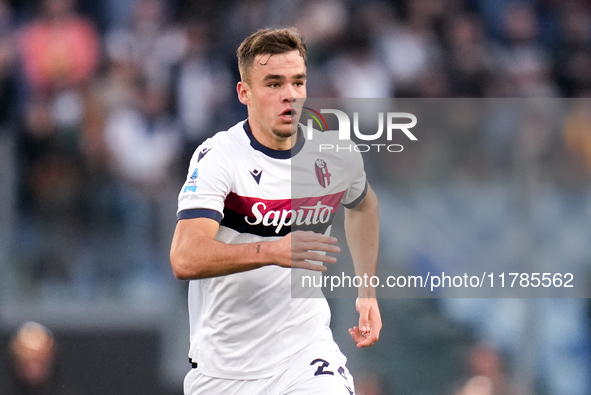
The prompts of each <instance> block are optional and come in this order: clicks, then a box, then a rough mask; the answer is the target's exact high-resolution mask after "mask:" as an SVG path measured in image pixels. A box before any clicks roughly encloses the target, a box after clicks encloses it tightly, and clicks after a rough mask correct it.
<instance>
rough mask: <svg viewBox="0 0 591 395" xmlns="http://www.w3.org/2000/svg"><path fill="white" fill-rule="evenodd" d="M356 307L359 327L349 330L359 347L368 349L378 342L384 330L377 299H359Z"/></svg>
mask: <svg viewBox="0 0 591 395" xmlns="http://www.w3.org/2000/svg"><path fill="white" fill-rule="evenodd" d="M355 307H356V308H357V312H358V313H359V326H355V327H353V328H351V329H349V334H350V335H351V337H352V338H353V340H354V341H355V343H357V347H359V348H362V347H368V346H373V344H374V343H375V342H376V341H378V339H379V337H380V331H381V330H382V318H381V316H380V309H379V308H378V301H377V299H376V298H357V301H356V302H355Z"/></svg>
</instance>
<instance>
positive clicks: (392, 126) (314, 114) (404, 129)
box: [302, 107, 418, 152]
mask: <svg viewBox="0 0 591 395" xmlns="http://www.w3.org/2000/svg"><path fill="white" fill-rule="evenodd" d="M303 110H304V111H302V114H304V115H307V116H308V117H309V118H308V119H307V122H306V124H305V125H306V126H305V128H304V131H305V133H306V138H307V139H308V140H313V139H314V135H313V132H312V129H313V128H314V121H315V122H316V125H317V126H318V128H319V129H320V130H321V131H325V130H328V124H327V122H326V119H325V118H324V116H323V115H322V114H333V115H335V116H336V117H337V121H338V123H339V127H338V131H339V133H338V139H339V142H335V143H334V144H319V146H318V150H319V152H325V151H336V152H339V151H348V152H351V151H356V152H368V151H376V152H380V151H388V152H401V151H402V150H403V149H404V147H403V146H402V144H393V143H390V142H391V141H392V139H393V137H394V136H395V135H396V134H399V133H403V134H404V135H405V136H406V137H407V138H408V139H409V140H411V141H417V140H418V139H417V138H416V136H415V135H414V134H413V133H412V132H411V131H410V129H411V128H413V127H414V126H416V124H417V117H416V116H415V115H413V114H411V113H408V112H387V113H385V115H384V113H383V112H379V113H378V114H377V118H378V119H377V121H378V127H377V129H378V130H377V131H376V132H375V133H371V134H366V133H362V132H361V131H360V130H359V113H358V112H354V113H353V127H352V128H351V119H350V118H349V116H348V115H347V113H345V112H344V111H341V110H337V109H334V108H332V109H321V110H320V112H318V111H316V110H313V109H311V108H309V107H303ZM384 123H385V124H386V126H385V127H384ZM351 129H353V134H354V135H355V137H356V138H357V139H359V140H362V141H367V142H368V143H367V144H365V143H362V144H354V143H352V141H351ZM384 131H385V132H386V140H387V141H388V144H386V143H369V142H370V141H377V140H379V139H382V135H383V134H384ZM341 142H342V143H341Z"/></svg>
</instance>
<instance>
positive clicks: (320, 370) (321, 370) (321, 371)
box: [310, 358, 353, 395]
mask: <svg viewBox="0 0 591 395" xmlns="http://www.w3.org/2000/svg"><path fill="white" fill-rule="evenodd" d="M320 362H321V363H320ZM317 363H320V365H318V369H316V372H314V376H320V375H321V374H328V375H329V376H334V372H331V371H330V370H324V368H327V367H328V365H330V364H329V363H328V361H326V360H324V359H320V358H317V359H315V360H313V361H312V362H311V363H310V365H316V364H317ZM337 372H339V374H340V375H341V376H342V377H343V378H344V379H345V383H346V384H345V387H347V389H348V390H349V393H350V394H351V395H353V390H352V389H351V386H350V384H349V379H348V378H347V375H346V374H345V369H344V368H343V367H342V366H339V369H338V370H337Z"/></svg>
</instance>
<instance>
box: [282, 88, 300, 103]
mask: <svg viewBox="0 0 591 395" xmlns="http://www.w3.org/2000/svg"><path fill="white" fill-rule="evenodd" d="M296 99H297V91H296V89H295V88H294V87H293V86H292V85H287V88H286V89H284V90H283V101H284V102H286V103H290V102H291V103H295V100H296Z"/></svg>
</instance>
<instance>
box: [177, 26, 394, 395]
mask: <svg viewBox="0 0 591 395" xmlns="http://www.w3.org/2000/svg"><path fill="white" fill-rule="evenodd" d="M237 55H238V68H239V71H240V76H241V81H240V82H239V83H238V85H237V91H238V98H239V100H240V102H241V103H243V104H245V105H246V106H247V108H248V119H247V120H245V121H242V122H239V123H238V124H236V125H234V126H233V127H231V128H230V129H229V130H227V131H225V132H219V133H217V134H216V135H215V136H214V137H212V138H210V139H208V140H207V141H206V142H204V143H203V144H202V145H201V146H200V147H199V148H198V149H197V150H196V151H195V154H194V155H193V158H192V160H191V163H190V166H189V171H188V176H187V180H186V182H185V184H184V186H183V188H182V190H181V192H180V194H179V208H178V213H177V217H178V219H179V220H178V222H177V226H176V230H175V234H174V237H173V240H172V247H171V253H170V259H171V264H172V268H173V271H174V274H175V276H176V277H177V278H179V279H186V280H191V281H190V283H189V319H190V341H191V346H190V350H189V358H190V361H191V363H192V367H193V369H191V370H190V371H189V373H188V374H187V376H186V378H185V382H184V392H185V394H186V395H200V394H208V395H211V394H224V395H228V394H245V395H258V394H261V395H263V394H265V395H281V394H293V395H296V394H297V395H312V394H323V395H326V394H335V395H340V394H342V395H351V394H354V388H353V381H352V377H351V376H350V374H349V372H348V370H347V368H346V367H345V362H346V358H345V357H344V356H343V355H342V353H341V352H340V350H339V348H338V346H337V345H336V343H335V342H334V340H333V338H332V333H331V331H330V328H329V322H330V310H329V308H328V303H327V302H326V299H324V298H292V297H291V281H290V277H291V271H292V270H294V271H307V272H308V273H316V274H319V273H318V272H321V271H325V270H326V268H325V266H324V265H323V264H320V262H322V263H334V262H336V259H335V258H334V257H332V256H328V255H327V254H326V253H337V252H339V248H338V247H337V246H336V245H335V244H336V239H335V238H334V237H331V236H329V235H328V232H329V231H330V222H331V221H332V218H333V217H334V212H335V211H336V209H337V208H338V206H339V204H343V205H344V206H345V207H346V209H345V230H346V235H347V240H348V243H349V247H350V250H351V253H352V256H353V261H354V264H355V271H356V274H357V275H363V274H367V275H368V276H373V275H374V274H375V270H376V264H377V250H378V239H379V234H378V233H379V231H378V204H377V198H376V196H375V194H374V192H373V191H372V189H371V188H370V187H369V185H368V184H367V180H366V177H365V172H364V170H363V161H362V159H361V155H360V154H359V153H349V154H340V155H337V154H332V155H331V156H328V155H326V154H324V153H322V154H320V153H319V152H318V150H314V149H313V148H314V145H313V144H311V143H312V141H307V140H306V139H305V136H304V133H302V131H301V129H300V128H299V127H296V126H297V120H298V119H299V114H298V113H297V112H298V111H297V106H296V105H294V103H295V102H296V99H298V98H305V97H306V56H307V52H306V45H305V43H304V42H303V40H302V38H301V36H300V35H299V33H298V32H297V31H295V30H294V29H263V30H259V31H257V32H255V33H254V34H252V35H251V36H249V37H248V38H246V39H245V40H244V42H242V44H241V45H240V47H239V48H238V52H237ZM323 135H326V133H320V132H318V137H314V138H315V139H316V140H314V142H317V141H318V140H319V139H320V141H321V140H322V138H325V137H323ZM320 155H323V156H320ZM292 158H293V159H298V161H297V163H298V164H299V163H302V164H304V165H303V167H302V168H301V169H298V171H301V173H297V174H298V177H299V175H301V176H302V179H307V180H310V184H309V185H306V186H304V187H302V188H295V187H292V181H294V180H292V170H294V169H292V163H295V162H292ZM300 159H301V160H300ZM294 166H295V164H294ZM294 174H295V173H294ZM302 194H303V196H301V195H302ZM292 224H293V225H299V226H300V227H301V228H302V229H303V230H298V231H293V232H291V226H290V225H292ZM312 261H314V262H315V263H314V262H312ZM293 268H298V269H293ZM356 308H357V311H358V312H359V314H360V318H359V325H358V326H355V327H353V328H352V329H350V330H349V333H350V334H351V336H352V338H353V340H354V341H355V342H356V343H357V346H358V347H366V346H371V345H373V344H374V342H375V341H377V340H378V337H379V333H380V330H381V326H382V324H381V319H380V312H379V309H378V305H377V301H376V296H375V290H374V289H373V288H371V287H365V288H360V289H359V297H358V299H357V301H356Z"/></svg>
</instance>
